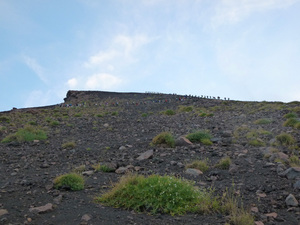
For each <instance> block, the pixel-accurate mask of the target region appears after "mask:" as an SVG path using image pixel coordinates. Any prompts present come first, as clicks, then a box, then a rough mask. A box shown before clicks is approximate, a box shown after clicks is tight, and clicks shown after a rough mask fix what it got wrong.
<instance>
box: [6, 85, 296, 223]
mask: <svg viewBox="0 0 300 225" xmlns="http://www.w3.org/2000/svg"><path fill="white" fill-rule="evenodd" d="M299 118H300V103H299V102H291V103H282V102H241V101H229V100H219V99H208V98H201V97H199V96H179V95H175V94H159V93H115V92H97V91H88V92H84V91H69V92H68V93H67V96H66V98H65V99H64V103H61V104H58V105H55V106H51V107H41V108H29V109H15V110H12V111H9V112H2V113H0V141H1V143H0V151H1V154H0V224H226V223H231V224H237V223H236V222H234V221H233V220H232V216H231V215H230V214H228V212H221V211H220V212H212V213H208V214H203V213H197V212H188V213H186V214H184V215H175V216H171V215H169V214H167V213H163V212H159V213H155V214H150V213H149V210H150V209H148V211H147V212H136V211H134V210H132V209H124V208H122V207H121V208H114V207H110V206H107V205H104V204H101V203H99V202H96V201H95V198H96V197H97V196H101V194H103V193H105V192H107V191H109V190H111V188H112V184H113V183H115V182H118V181H119V179H120V178H121V177H122V176H124V175H125V174H128V173H137V174H140V175H144V176H145V177H147V176H150V175H152V174H158V175H162V176H163V175H169V176H174V177H177V178H184V179H187V180H190V181H194V182H195V183H194V185H195V186H196V187H199V188H200V189H209V188H213V189H214V194H215V195H216V196H220V198H221V196H223V195H224V193H227V192H226V190H232V193H233V195H234V198H236V199H237V201H238V202H239V203H238V205H239V206H241V205H242V206H243V208H244V209H245V212H248V213H249V214H250V215H252V216H253V218H254V220H255V221H256V224H258V225H261V224H265V225H266V224H286V225H294V224H295V225H297V224H299V222H300V208H299V204H298V201H299V200H300V193H299V189H300V181H299V180H300V168H299V167H300V159H299V150H300V146H299V143H300V133H299V129H300V120H299ZM27 131H28V132H31V133H34V134H36V136H32V137H31V136H30V135H29V136H28V135H27V136H26V135H25V136H26V137H24V136H22V135H23V134H24V133H26V132H27ZM196 131H200V132H204V133H206V134H209V135H210V136H209V138H208V139H209V140H208V141H202V140H201V141H199V142H197V141H193V143H189V141H188V140H186V139H185V138H180V137H182V136H186V135H188V134H191V133H193V132H196ZM161 132H169V133H170V134H171V135H172V136H173V137H174V138H175V139H176V142H175V146H168V144H166V143H164V144H161V145H160V144H158V145H155V144H151V142H152V140H153V138H154V137H156V136H157V135H158V134H160V133H161ZM30 138H31V139H30ZM37 139H40V140H37ZM143 153H146V154H143ZM143 157H144V158H143ZM224 158H227V159H228V158H230V161H231V162H230V165H228V167H226V166H225V167H220V166H218V165H220V164H218V163H219V162H220V160H221V159H224ZM195 160H202V161H203V160H204V161H206V163H207V165H208V169H207V170H206V171H204V170H203V171H200V172H199V170H197V169H194V170H191V168H190V169H188V168H187V167H189V166H190V167H193V166H191V163H192V162H193V161H195ZM99 165H102V166H103V165H105V167H100V166H99ZM103 168H106V169H103ZM107 168H109V169H107ZM108 170H109V172H108ZM70 172H76V173H79V174H83V176H84V180H85V185H84V189H83V190H80V191H71V190H70V187H67V185H65V186H63V187H61V188H56V187H55V185H54V184H53V181H54V179H55V178H56V177H58V176H59V175H62V174H67V173H70ZM297 200H298V201H297ZM41 206H44V207H41ZM245 224H246V223H245Z"/></svg>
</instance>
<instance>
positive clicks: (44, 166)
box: [40, 163, 49, 169]
mask: <svg viewBox="0 0 300 225" xmlns="http://www.w3.org/2000/svg"><path fill="white" fill-rule="evenodd" d="M40 167H41V168H42V169H45V168H49V164H48V163H43V164H42V165H41V166H40Z"/></svg>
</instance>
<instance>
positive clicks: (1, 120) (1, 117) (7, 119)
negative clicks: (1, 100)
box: [0, 116, 10, 123]
mask: <svg viewBox="0 0 300 225" xmlns="http://www.w3.org/2000/svg"><path fill="white" fill-rule="evenodd" d="M9 121H10V119H9V117H7V116H0V122H5V123H9Z"/></svg>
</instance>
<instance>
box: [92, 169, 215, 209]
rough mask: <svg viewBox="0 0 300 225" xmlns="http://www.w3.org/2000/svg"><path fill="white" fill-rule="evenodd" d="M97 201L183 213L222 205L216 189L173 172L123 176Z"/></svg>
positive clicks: (117, 205) (128, 207) (133, 207)
mask: <svg viewBox="0 0 300 225" xmlns="http://www.w3.org/2000/svg"><path fill="white" fill-rule="evenodd" d="M96 202H100V203H104V204H106V205H109V206H113V207H124V208H126V209H133V210H135V211H138V212H141V211H147V212H150V213H153V214H155V213H169V214H171V215H181V214H184V213H186V212H202V213H208V212H211V211H216V210H218V209H219V208H220V205H219V202H218V200H217V198H216V197H213V195H212V191H207V190H199V189H198V188H196V187H195V186H193V183H192V182H190V181H187V180H184V179H180V178H175V177H173V176H159V175H151V176H149V177H147V178H145V177H144V176H141V175H129V176H126V177H122V178H121V180H120V181H119V183H117V184H116V185H115V187H114V188H113V189H112V190H111V191H109V192H107V193H105V194H103V195H102V196H100V197H97V198H96Z"/></svg>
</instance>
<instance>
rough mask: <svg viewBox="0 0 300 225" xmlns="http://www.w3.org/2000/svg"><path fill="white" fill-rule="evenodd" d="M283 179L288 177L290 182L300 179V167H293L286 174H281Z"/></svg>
mask: <svg viewBox="0 0 300 225" xmlns="http://www.w3.org/2000/svg"><path fill="white" fill-rule="evenodd" d="M279 175H280V176H282V177H286V178H287V179H289V180H294V179H299V178H300V167H291V168H289V169H287V170H285V171H284V172H282V173H280V174H279Z"/></svg>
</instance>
